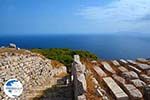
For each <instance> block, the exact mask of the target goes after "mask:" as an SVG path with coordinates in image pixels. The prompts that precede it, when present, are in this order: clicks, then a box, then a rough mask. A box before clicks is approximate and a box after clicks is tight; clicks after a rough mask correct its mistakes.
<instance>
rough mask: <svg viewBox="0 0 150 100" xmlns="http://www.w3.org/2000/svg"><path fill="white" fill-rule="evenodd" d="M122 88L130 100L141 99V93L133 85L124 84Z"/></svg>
mask: <svg viewBox="0 0 150 100" xmlns="http://www.w3.org/2000/svg"><path fill="white" fill-rule="evenodd" d="M124 88H125V91H126V93H127V94H128V95H129V96H130V99H131V100H141V99H142V98H143V95H142V93H141V92H140V91H139V90H138V89H137V88H136V87H135V86H134V85H132V84H126V85H124Z"/></svg>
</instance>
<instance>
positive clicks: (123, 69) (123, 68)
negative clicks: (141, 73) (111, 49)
mask: <svg viewBox="0 0 150 100" xmlns="http://www.w3.org/2000/svg"><path fill="white" fill-rule="evenodd" d="M118 70H119V71H120V72H122V73H123V72H128V69H126V68H125V67H122V66H121V67H118Z"/></svg>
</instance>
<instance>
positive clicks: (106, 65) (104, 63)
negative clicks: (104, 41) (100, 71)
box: [101, 62, 116, 74]
mask: <svg viewBox="0 0 150 100" xmlns="http://www.w3.org/2000/svg"><path fill="white" fill-rule="evenodd" d="M101 64H102V65H103V66H104V68H105V69H106V70H107V71H108V72H110V73H112V74H115V73H116V71H115V70H113V69H112V67H111V66H110V65H109V64H108V63H107V62H102V63H101Z"/></svg>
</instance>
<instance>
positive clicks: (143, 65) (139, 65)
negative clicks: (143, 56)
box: [137, 64, 150, 70]
mask: <svg viewBox="0 0 150 100" xmlns="http://www.w3.org/2000/svg"><path fill="white" fill-rule="evenodd" d="M137 66H138V67H139V68H140V69H142V70H149V69H150V65H147V64H137Z"/></svg>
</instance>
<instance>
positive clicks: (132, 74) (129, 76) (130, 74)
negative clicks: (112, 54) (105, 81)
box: [122, 71, 139, 79]
mask: <svg viewBox="0 0 150 100" xmlns="http://www.w3.org/2000/svg"><path fill="white" fill-rule="evenodd" d="M122 76H123V77H124V78H126V79H138V78H139V76H138V74H137V73H135V72H134V71H130V72H123V73H122Z"/></svg>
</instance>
